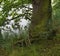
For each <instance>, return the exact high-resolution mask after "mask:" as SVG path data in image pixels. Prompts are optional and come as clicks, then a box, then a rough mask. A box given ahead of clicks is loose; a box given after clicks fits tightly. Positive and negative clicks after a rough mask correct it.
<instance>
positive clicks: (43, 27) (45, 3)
mask: <svg viewBox="0 0 60 56" xmlns="http://www.w3.org/2000/svg"><path fill="white" fill-rule="evenodd" d="M32 5H33V15H32V19H31V24H30V29H29V36H30V37H36V36H39V35H40V33H43V32H46V31H50V30H51V21H52V7H51V0H32Z"/></svg>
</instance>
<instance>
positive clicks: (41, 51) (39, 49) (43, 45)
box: [9, 40, 60, 56]
mask: <svg viewBox="0 0 60 56" xmlns="http://www.w3.org/2000/svg"><path fill="white" fill-rule="evenodd" d="M9 56H60V41H59V40H41V41H40V42H39V43H34V44H32V45H31V46H29V47H16V48H14V49H13V51H12V52H11V53H10V55H9Z"/></svg>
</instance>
